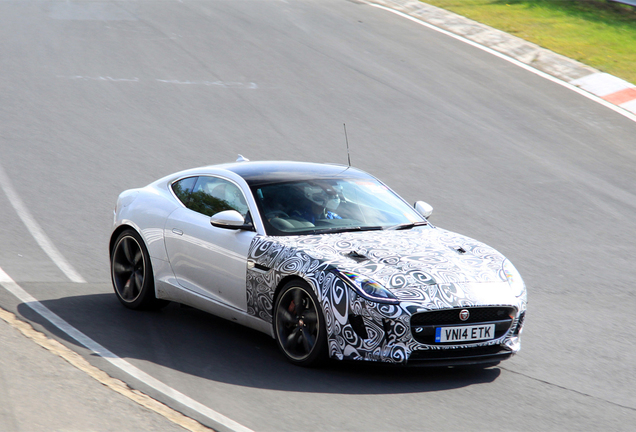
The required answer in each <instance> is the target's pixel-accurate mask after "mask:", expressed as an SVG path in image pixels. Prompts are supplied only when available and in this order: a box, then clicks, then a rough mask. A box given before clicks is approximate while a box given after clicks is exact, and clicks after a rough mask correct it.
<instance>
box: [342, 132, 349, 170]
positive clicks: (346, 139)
mask: <svg viewBox="0 0 636 432" xmlns="http://www.w3.org/2000/svg"><path fill="white" fill-rule="evenodd" d="M342 126H344V133H345V141H346V143H347V160H348V161H349V166H351V156H349V138H347V125H346V124H345V123H343V124H342Z"/></svg>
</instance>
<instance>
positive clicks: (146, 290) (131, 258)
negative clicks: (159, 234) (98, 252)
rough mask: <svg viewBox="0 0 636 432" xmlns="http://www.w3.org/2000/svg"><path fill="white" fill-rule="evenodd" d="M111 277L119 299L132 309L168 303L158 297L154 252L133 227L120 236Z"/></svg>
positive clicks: (112, 258)
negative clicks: (153, 271)
mask: <svg viewBox="0 0 636 432" xmlns="http://www.w3.org/2000/svg"><path fill="white" fill-rule="evenodd" d="M110 268H111V272H110V273H111V279H112V281H113V288H114V289H115V294H117V298H118V299H119V301H120V302H121V303H122V304H123V305H124V306H126V307H127V308H130V309H159V308H161V307H163V306H165V305H166V304H167V302H166V301H165V300H158V299H157V298H156V297H155V284H154V277H153V274H152V266H151V264H150V256H149V255H148V251H147V250H146V246H145V245H144V242H143V240H142V239H141V237H140V236H139V234H137V232H136V231H134V230H132V229H127V230H126V231H123V232H122V233H121V234H119V236H118V237H117V240H116V241H115V246H114V247H113V250H112V251H111V255H110Z"/></svg>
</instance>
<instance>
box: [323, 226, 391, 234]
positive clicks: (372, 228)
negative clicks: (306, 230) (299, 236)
mask: <svg viewBox="0 0 636 432" xmlns="http://www.w3.org/2000/svg"><path fill="white" fill-rule="evenodd" d="M381 229H382V227H381V226H351V227H331V228H322V229H316V230H313V231H311V232H312V234H328V233H341V232H353V231H379V230H381Z"/></svg>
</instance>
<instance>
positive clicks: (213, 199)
mask: <svg viewBox="0 0 636 432" xmlns="http://www.w3.org/2000/svg"><path fill="white" fill-rule="evenodd" d="M175 193H176V192H175ZM184 204H185V203H184ZM185 205H186V206H187V207H188V208H189V209H190V210H194V211H195V212H198V213H202V214H204V215H206V216H212V215H214V214H216V213H218V212H221V211H224V210H236V211H237V212H239V213H240V214H241V215H242V216H243V217H246V216H247V211H248V208H247V202H246V201H245V197H244V196H243V192H241V190H240V189H239V187H238V186H236V185H235V184H234V183H232V182H230V181H227V180H223V179H220V178H217V177H205V176H201V177H199V178H198V179H197V182H196V184H195V185H194V189H193V190H192V193H191V195H190V200H189V202H188V203H187V204H185Z"/></svg>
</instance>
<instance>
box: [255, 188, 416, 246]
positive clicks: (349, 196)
mask: <svg viewBox="0 0 636 432" xmlns="http://www.w3.org/2000/svg"><path fill="white" fill-rule="evenodd" d="M252 192H253V193H254V197H255V198H256V202H257V205H258V207H259V211H260V214H261V215H262V219H263V223H264V224H265V229H266V230H267V233H268V234H270V235H279V236H280V235H301V234H320V233H328V232H344V231H366V230H375V229H377V230H380V229H387V228H395V227H396V226H402V225H404V226H407V227H408V226H411V225H412V224H416V225H418V224H425V223H426V220H425V219H424V218H423V217H422V216H421V215H420V214H419V213H418V212H417V211H415V209H413V208H412V207H410V206H409V205H408V204H406V203H405V202H404V201H403V200H402V199H401V198H400V197H399V196H397V195H396V194H395V193H393V192H392V191H391V190H390V189H389V188H387V187H386V186H384V185H383V184H382V183H380V182H379V181H378V180H376V179H374V178H363V179H361V178H351V179H347V178H338V179H324V178H321V179H316V180H299V181H290V182H284V183H275V184H267V185H261V186H256V187H253V190H252Z"/></svg>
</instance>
